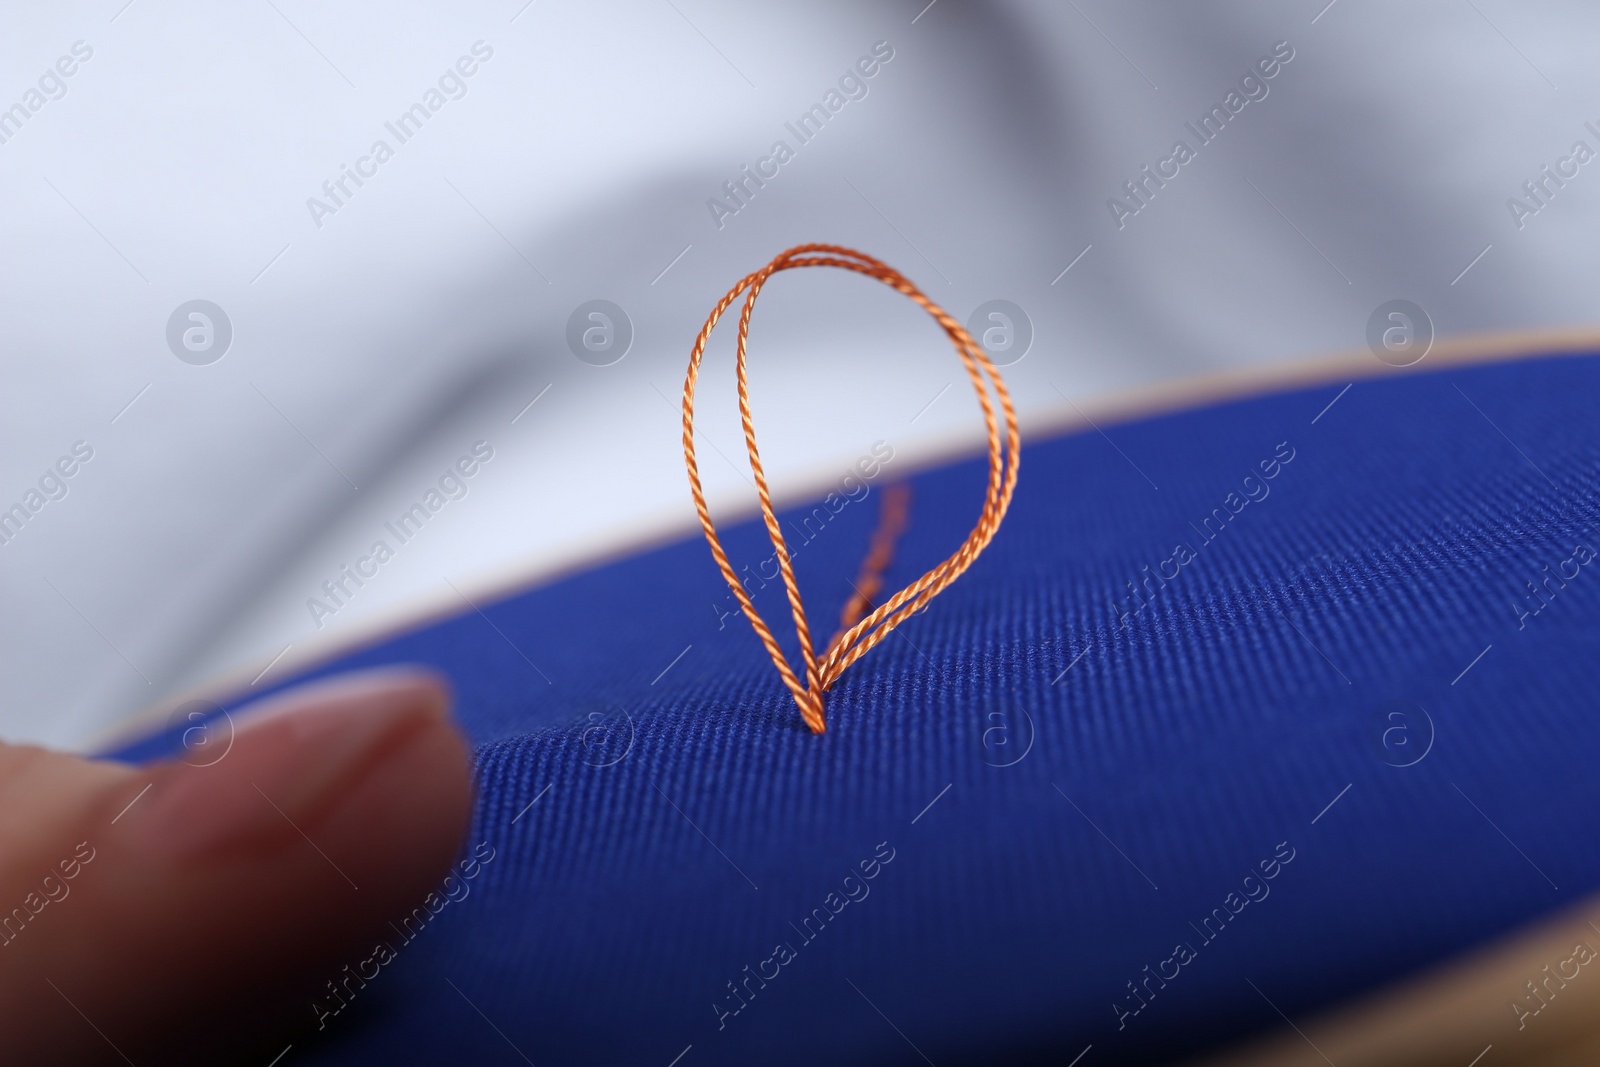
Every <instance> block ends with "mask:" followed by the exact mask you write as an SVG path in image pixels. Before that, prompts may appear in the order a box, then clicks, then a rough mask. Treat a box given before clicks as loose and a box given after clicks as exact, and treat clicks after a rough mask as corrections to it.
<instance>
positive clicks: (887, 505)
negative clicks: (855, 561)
mask: <svg viewBox="0 0 1600 1067" xmlns="http://www.w3.org/2000/svg"><path fill="white" fill-rule="evenodd" d="M910 515H911V487H910V486H909V485H907V484H906V483H905V482H896V483H894V484H893V485H891V486H888V487H886V488H885V489H884V491H883V507H882V508H880V509H879V512H878V528H877V529H876V530H874V531H873V532H872V542H871V545H870V546H869V547H868V549H867V558H866V559H864V560H862V561H861V573H859V574H857V575H856V580H855V581H853V582H851V583H850V588H851V589H853V590H855V592H854V593H853V594H852V595H851V597H850V599H849V600H847V601H845V605H844V608H843V610H841V611H840V612H839V629H838V630H836V631H834V634H833V637H831V638H829V640H828V647H829V648H832V647H833V646H834V645H836V644H838V643H839V639H840V638H841V637H843V636H844V632H845V631H846V630H848V629H850V627H852V626H854V625H855V624H856V623H857V622H859V621H860V619H861V616H863V615H865V614H866V613H867V612H869V611H871V610H872V609H873V608H874V607H876V606H877V605H875V604H874V603H873V598H874V597H876V596H877V595H878V593H879V592H881V591H882V590H883V572H884V571H886V570H888V569H889V564H890V563H893V562H894V546H895V542H897V541H899V540H900V535H901V534H903V533H905V530H906V522H907V520H908V519H909V518H910Z"/></svg>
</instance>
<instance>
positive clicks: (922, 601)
mask: <svg viewBox="0 0 1600 1067" xmlns="http://www.w3.org/2000/svg"><path fill="white" fill-rule="evenodd" d="M796 267H838V268H841V269H843V270H852V271H855V272H856V273H858V274H865V275H867V276H868V277H870V278H876V279H877V280H878V281H880V282H883V283H884V284H885V285H887V286H889V287H890V288H892V289H895V290H897V291H899V292H900V293H902V294H904V295H905V296H908V297H910V298H911V299H912V300H914V301H916V302H917V303H918V304H919V305H921V306H922V309H923V310H924V311H926V312H927V313H928V314H929V315H931V316H932V317H933V319H934V320H935V321H936V322H938V324H939V325H940V327H942V328H943V329H944V332H945V333H946V334H947V335H949V337H950V340H951V342H952V343H953V344H954V345H955V348H956V354H957V355H959V356H960V357H961V362H962V364H963V365H964V366H965V367H966V370H967V377H968V378H970V379H971V380H972V386H973V389H974V390H975V391H976V393H977V396H978V405H979V407H981V408H982V409H983V421H984V426H985V428H986V430H987V431H988V443H989V484H988V489H987V491H986V493H985V494H984V500H983V509H982V511H981V512H980V513H979V515H978V521H977V524H976V525H974V526H973V528H972V532H971V533H969V534H968V535H967V538H966V540H965V541H963V542H962V543H961V546H960V547H959V548H957V549H956V551H955V552H954V553H952V554H951V555H950V557H949V558H947V559H946V560H945V561H944V562H942V563H940V564H939V565H938V566H936V567H934V568H933V569H932V570H930V571H928V572H927V573H926V574H924V575H923V576H922V577H920V578H918V579H917V580H916V581H914V582H912V583H911V584H910V585H908V586H906V587H905V588H904V589H902V590H900V591H899V592H898V593H896V594H894V596H892V597H890V598H889V599H888V600H887V601H886V602H884V603H883V604H880V605H879V606H878V607H876V608H874V609H873V610H872V611H871V612H869V613H867V614H866V615H865V616H864V617H862V618H859V619H856V620H854V621H853V622H852V621H851V620H850V618H849V616H850V614H851V612H852V605H855V603H856V602H855V601H854V600H852V602H851V604H850V605H847V606H846V609H845V612H846V616H845V619H844V620H843V621H844V625H845V627H846V628H845V629H843V630H842V631H841V632H840V633H839V634H837V635H836V636H835V637H834V638H833V640H832V641H830V642H829V644H828V647H827V648H826V649H825V650H824V651H823V653H822V654H821V655H820V656H819V655H818V653H817V651H816V649H815V647H814V646H813V645H812V642H811V628H810V625H809V624H808V623H807V621H806V612H805V607H804V606H803V605H802V604H801V602H800V586H799V584H798V583H797V582H796V580H795V575H794V565H793V563H792V562H791V561H790V558H789V548H788V545H787V543H786V542H785V541H784V538H783V530H782V529H781V528H780V527H779V525H778V517H777V515H776V514H775V513H774V511H773V509H772V496H771V493H770V492H769V491H768V489H767V476H766V472H765V470H764V469H763V468H762V465H761V453H760V450H759V449H758V448H757V447H756V431H755V423H754V420H753V419H752V417H751V414H750V389H749V384H748V381H747V377H746V358H745V354H746V348H747V347H748V344H749V337H750V314H751V312H752V311H753V310H754V309H755V304H756V297H757V296H758V295H759V294H760V292H761V289H762V287H763V286H764V285H765V284H766V283H767V279H769V278H771V277H772V275H774V274H776V273H778V272H779V271H783V270H790V269H793V268H796ZM740 294H746V295H745V301H744V308H743V310H742V311H741V312H740V315H739V329H738V343H737V348H736V360H735V368H736V373H737V378H738V390H739V418H740V421H741V422H742V424H743V426H744V439H745V447H746V449H747V451H748V452H749V455H750V470H751V473H752V474H753V475H754V476H755V483H756V495H757V497H759V498H760V502H761V517H762V519H763V520H764V521H765V523H766V527H767V535H768V537H770V538H771V540H772V547H773V549H774V551H775V554H776V556H777V560H778V570H779V572H780V573H781V574H782V576H783V585H784V589H785V591H786V593H787V594H788V599H789V611H790V614H791V615H792V616H793V617H794V626H795V634H796V636H797V637H798V638H799V641H800V655H801V660H802V664H803V667H804V673H805V682H804V684H802V683H801V681H800V678H799V676H798V675H797V674H796V672H795V670H794V668H793V667H792V666H790V664H789V661H788V659H787V658H786V657H785V656H784V654H783V651H782V649H780V648H779V647H778V641H777V638H775V637H774V636H773V634H772V630H771V628H770V627H768V626H767V624H766V622H765V620H763V619H762V618H761V615H760V613H759V612H757V611H756V608H755V604H754V603H753V602H752V601H751V599H750V594H749V593H748V592H747V591H746V590H745V587H744V584H743V583H742V582H740V581H739V578H738V575H737V574H736V573H735V572H734V569H733V564H731V563H730V562H729V561H728V554H727V552H725V551H724V550H723V547H722V542H721V540H719V539H718V537H717V530H716V526H715V525H714V524H713V523H712V521H711V512H710V510H709V509H708V508H707V507H706V500H705V493H704V491H703V490H702V489H701V486H700V468H699V465H698V464H697V463H696V461H695V448H694V389H695V383H696V382H697V381H698V380H699V377H700V362H701V360H702V358H703V357H704V355H705V349H706V344H707V342H708V341H710V339H711V331H712V330H714V329H715V328H716V325H717V322H718V320H720V319H721V318H722V316H723V314H724V313H725V312H726V311H727V310H728V308H729V307H731V306H732V305H733V302H734V301H735V300H737V299H738V298H739V296H740ZM990 388H992V389H993V390H994V399H998V401H999V406H1000V413H1001V416H1002V417H1003V418H1004V421H1005V434H1004V436H1003V437H1002V435H1001V432H1000V425H999V422H998V421H997V420H996V417H995V404H994V400H993V399H991V397H990V395H989V389H990ZM1021 445H1022V439H1021V435H1020V434H1019V432H1018V430H1017V415H1016V410H1015V408H1014V407H1013V406H1012V403H1011V394H1010V393H1008V392H1007V391H1006V387H1005V382H1004V381H1002V380H1001V378H1000V374H999V372H998V371H997V370H996V369H995V367H994V364H993V363H991V362H990V361H989V357H988V356H987V355H986V354H985V353H984V351H983V348H982V347H981V346H979V345H978V343H977V342H975V341H974V340H973V339H972V336H971V334H969V333H968V332H967V330H966V327H964V326H962V325H961V323H959V322H957V321H956V320H955V319H954V318H952V317H951V316H950V315H949V314H948V313H947V312H946V311H945V310H944V309H943V308H941V307H940V306H939V305H938V304H935V303H934V302H933V301H932V300H930V299H929V298H928V297H927V295H926V294H924V293H923V292H922V290H920V289H918V288H917V287H916V286H915V285H913V284H912V283H911V281H910V280H909V279H907V278H906V277H905V276H904V275H903V274H901V273H900V272H899V271H897V270H895V269H894V268H893V267H890V266H889V265H888V264H886V263H883V262H881V261H879V260H877V259H874V258H872V257H871V256H869V255H866V254H865V253H862V252H857V251H856V250H854V249H851V248H845V247H842V246H839V245H827V244H805V245H797V246H795V247H794V248H790V249H788V250H786V251H784V252H781V253H779V254H778V256H777V257H776V258H774V259H773V260H772V262H770V263H768V264H767V265H766V266H764V267H762V268H761V269H760V270H758V271H755V272H753V273H751V274H747V275H745V276H744V277H743V278H741V279H740V280H739V282H738V284H736V285H735V286H734V287H733V288H732V289H730V290H728V292H727V294H726V295H725V296H723V297H722V299H721V300H719V301H717V304H716V306H715V307H714V308H712V309H711V314H710V316H709V317H708V318H707V319H706V324H705V325H704V326H703V327H701V329H700V333H699V336H697V337H696V338H695V341H694V348H693V349H692V350H691V351H690V353H689V372H688V375H687V376H686V377H685V379H684V383H683V456H684V463H685V465H686V467H687V468H688V472H689V491H690V493H691V495H692V496H693V497H694V507H695V512H696V513H697V514H698V515H699V516H700V525H701V527H702V528H703V529H704V530H705V534H706V542H707V543H708V544H709V545H710V546H711V555H712V558H713V559H715V560H716V563H717V569H718V570H720V571H721V572H722V577H723V578H724V580H726V581H727V583H728V588H729V589H730V590H732V592H733V595H734V597H735V598H736V599H737V600H738V602H739V607H740V609H741V610H743V612H744V614H745V617H746V618H748V619H749V620H750V625H751V627H753V628H754V629H755V632H756V636H757V637H758V638H760V640H761V644H762V645H763V646H764V647H765V648H766V650H767V654H768V655H769V656H771V657H772V662H773V664H774V665H775V666H776V667H777V668H778V674H779V675H780V676H781V677H782V678H783V684H784V685H785V686H787V687H788V689H789V692H790V693H791V694H793V696H794V701H795V704H796V705H798V706H799V708H800V715H801V718H802V719H804V720H805V723H806V725H807V726H809V727H810V728H811V729H812V730H813V731H814V732H816V733H819V734H820V733H822V732H824V731H825V730H826V729H827V723H826V718H825V715H824V712H823V694H824V693H826V692H827V691H828V688H829V687H830V686H832V685H833V683H834V682H836V681H837V680H838V679H839V676H840V675H841V674H842V673H844V671H845V670H846V669H848V668H849V667H850V665H851V664H853V663H855V662H856V660H858V659H860V658H861V657H862V656H864V655H866V653H867V652H869V651H871V650H872V649H873V647H875V646H876V645H877V644H878V643H879V642H880V641H882V640H883V639H884V638H886V637H888V636H889V633H890V631H892V630H893V629H894V628H895V627H896V626H899V625H900V623H902V622H904V621H905V620H906V619H907V618H909V617H910V616H912V615H913V614H915V613H916V612H918V611H921V610H922V609H923V608H925V607H926V606H927V605H928V602H929V601H931V600H932V599H933V598H934V597H935V596H938V595H939V593H941V592H943V591H944V589H945V588H946V587H947V586H949V585H950V583H951V582H953V581H955V580H956V579H957V578H958V577H960V576H961V574H962V572H964V571H965V570H966V569H967V568H968V567H970V566H971V565H972V562H973V561H974V560H975V559H977V558H978V554H979V553H981V552H982V551H983V550H984V548H985V547H987V546H988V544H989V542H990V541H991V540H993V539H994V535H995V533H996V531H997V530H999V528H1000V522H1001V520H1002V519H1004V518H1005V514H1006V509H1007V508H1009V507H1010V506H1011V497H1012V494H1013V493H1014V492H1015V490H1016V485H1017V466H1018V462H1019V459H1020V454H1019V453H1020V449H1021ZM887 521H888V516H887V514H886V522H887ZM902 521H903V519H902ZM892 540H893V539H892V538H890V542H889V543H890V544H891V545H892ZM880 551H881V552H884V553H886V552H887V551H888V548H883V549H881V550H880V548H879V546H878V544H877V539H875V544H874V548H873V552H874V553H877V552H880ZM868 560H869V564H868V565H867V566H864V567H863V573H870V572H871V566H870V564H871V561H872V553H869V557H868ZM884 562H885V563H886V562H887V561H886V560H884ZM879 569H880V570H881V568H879ZM874 592H876V590H872V591H870V592H869V591H863V590H857V594H858V597H859V599H860V601H861V603H860V604H859V606H857V607H855V612H856V613H859V612H860V611H864V610H865V609H866V607H868V606H870V601H871V598H872V593H874Z"/></svg>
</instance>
